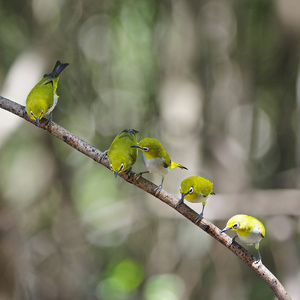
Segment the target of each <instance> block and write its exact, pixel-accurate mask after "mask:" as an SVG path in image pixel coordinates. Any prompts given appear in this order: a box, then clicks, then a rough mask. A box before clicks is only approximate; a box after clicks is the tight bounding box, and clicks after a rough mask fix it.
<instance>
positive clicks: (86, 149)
mask: <svg viewBox="0 0 300 300" xmlns="http://www.w3.org/2000/svg"><path fill="white" fill-rule="evenodd" d="M0 108H3V109H5V110H7V111H10V112H11V113H13V114H15V115H17V116H19V117H21V118H23V119H25V120H26V121H28V122H31V123H32V124H33V125H35V126H37V127H40V128H42V129H44V130H47V131H48V132H50V133H51V134H52V135H54V136H56V137H57V138H59V139H60V140H62V141H64V142H65V143H67V144H68V145H70V146H71V147H73V148H74V149H76V150H78V151H80V152H81V153H83V154H85V155H86V156H88V157H90V158H92V159H93V160H95V161H97V162H98V163H100V164H102V165H103V166H105V167H106V168H108V169H109V164H108V159H107V158H103V159H102V160H101V161H99V158H100V155H101V154H102V152H101V151H100V150H98V149H97V148H95V147H93V146H91V145H90V144H88V143H87V142H85V141H84V140H82V139H80V138H78V137H76V136H75V135H73V134H72V133H71V132H69V131H67V130H66V129H64V128H63V127H61V126H59V125H57V124H56V123H54V122H51V123H50V124H49V125H46V120H45V119H43V120H42V121H41V122H40V124H39V125H37V124H36V122H35V121H33V120H31V119H30V118H29V116H28V115H27V114H26V113H25V112H24V107H23V106H21V105H19V104H17V103H15V102H13V101H11V100H8V99H6V98H3V97H1V96H0ZM119 176H120V177H122V178H123V179H124V180H125V181H127V182H129V183H131V184H133V185H135V186H137V187H139V188H140V189H142V190H144V191H145V192H147V193H149V194H151V195H153V196H154V197H156V198H158V199H160V200H161V201H163V202H164V203H166V204H168V205H169V206H171V207H172V208H174V209H175V205H176V203H177V202H178V200H179V199H178V198H177V197H175V196H173V195H172V194H169V193H168V192H167V191H165V190H161V192H160V193H159V194H158V195H157V196H155V188H156V187H157V186H156V185H155V184H153V183H152V182H150V181H148V180H147V179H145V178H143V177H139V178H137V177H136V176H135V173H134V172H132V171H130V172H128V173H120V174H119ZM176 210H177V211H178V212H179V213H180V214H182V215H183V216H184V217H185V218H187V219H189V220H190V221H191V222H193V223H194V224H195V225H196V226H199V227H200V228H201V229H202V230H204V231H205V232H206V233H208V234H209V235H211V236H212V237H213V238H214V239H216V240H217V241H218V242H220V243H221V244H223V245H224V246H225V247H226V244H227V243H228V242H229V240H230V237H229V236H228V235H226V234H224V233H222V234H221V233H220V229H219V228H218V227H216V226H215V225H214V224H212V223H211V222H209V221H207V220H206V219H202V220H201V221H200V222H199V223H197V224H196V223H195V220H196V218H197V216H198V214H197V213H196V212H195V211H193V210H192V209H191V208H190V207H189V206H187V205H185V204H181V205H180V206H178V208H176ZM228 249H229V250H230V251H232V252H233V253H234V254H235V255H236V256H238V257H239V258H240V259H241V260H242V261H243V262H245V263H246V264H247V265H248V266H249V267H250V268H251V269H253V270H254V271H255V272H256V273H257V274H258V275H259V276H260V277H261V278H262V279H263V280H264V281H265V282H266V283H267V284H268V285H269V287H270V288H271V290H272V291H273V292H274V294H275V295H276V297H277V298H278V299H279V300H290V297H289V295H288V293H287V292H286V290H285V288H284V287H283V285H282V284H281V283H280V282H279V280H278V279H277V278H276V277H275V276H274V275H273V274H272V273H271V272H270V271H269V270H268V269H267V268H266V267H265V266H264V265H263V264H261V265H259V266H258V265H257V264H256V263H255V258H254V257H253V256H252V255H251V254H250V253H249V252H248V251H247V250H246V249H245V248H244V247H242V246H241V245H239V244H238V243H236V242H233V243H232V244H231V246H230V247H228Z"/></svg>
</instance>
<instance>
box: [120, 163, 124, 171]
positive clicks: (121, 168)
mask: <svg viewBox="0 0 300 300" xmlns="http://www.w3.org/2000/svg"><path fill="white" fill-rule="evenodd" d="M123 169H124V164H123V163H121V166H120V171H123Z"/></svg>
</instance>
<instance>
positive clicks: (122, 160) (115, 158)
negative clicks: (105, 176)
mask: <svg viewBox="0 0 300 300" xmlns="http://www.w3.org/2000/svg"><path fill="white" fill-rule="evenodd" d="M137 134H138V131H137V130H134V129H124V130H123V131H122V132H121V133H119V134H118V135H117V136H116V137H115V139H114V140H113V142H112V143H111V145H110V147H109V149H108V150H106V151H104V152H103V153H102V155H101V156H100V160H101V159H102V158H103V157H104V156H106V155H107V157H108V160H109V166H110V169H111V170H112V171H113V172H114V175H115V177H117V176H118V174H119V173H121V172H124V171H129V170H130V169H131V166H132V165H133V164H134V163H135V161H136V158H137V152H138V150H137V149H133V148H131V146H133V145H136V143H137V140H136V135H137Z"/></svg>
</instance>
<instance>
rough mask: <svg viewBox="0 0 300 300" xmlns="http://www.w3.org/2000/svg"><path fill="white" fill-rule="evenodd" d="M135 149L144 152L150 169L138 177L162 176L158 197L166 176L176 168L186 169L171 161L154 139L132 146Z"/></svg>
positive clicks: (146, 139) (144, 157) (157, 191)
mask: <svg viewBox="0 0 300 300" xmlns="http://www.w3.org/2000/svg"><path fill="white" fill-rule="evenodd" d="M131 147H133V148H138V149H140V150H141V151H143V155H142V157H143V161H144V164H145V166H146V168H147V169H148V171H146V172H141V173H139V174H138V175H141V174H145V173H152V172H154V173H158V174H159V175H160V176H162V180H161V184H160V185H159V186H158V187H157V188H156V189H155V194H156V195H157V194H158V193H159V192H160V191H161V189H162V186H163V182H164V178H165V176H166V175H167V174H168V173H169V172H170V170H172V169H174V168H181V169H186V170H187V168H186V167H184V166H182V165H180V164H178V163H176V162H174V161H171V159H170V155H169V154H168V153H167V151H166V150H165V149H164V147H163V145H162V144H161V143H160V142H159V141H158V140H157V139H154V138H145V139H142V140H141V141H140V142H139V143H138V144H136V145H134V146H131Z"/></svg>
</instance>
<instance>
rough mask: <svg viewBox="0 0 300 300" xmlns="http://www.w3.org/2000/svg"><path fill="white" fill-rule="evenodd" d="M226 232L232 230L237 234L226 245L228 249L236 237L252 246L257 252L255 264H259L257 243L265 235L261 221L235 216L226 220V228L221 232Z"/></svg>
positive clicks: (259, 256) (259, 257) (249, 217)
mask: <svg viewBox="0 0 300 300" xmlns="http://www.w3.org/2000/svg"><path fill="white" fill-rule="evenodd" d="M227 230H232V231H235V232H236V233H237V235H236V236H234V237H232V238H231V240H230V242H229V243H228V244H227V246H228V247H229V246H230V245H231V244H232V242H233V241H234V239H235V238H236V237H238V238H239V239H240V240H241V241H242V242H244V243H246V244H249V245H253V244H254V247H255V249H256V250H257V252H258V259H257V262H258V263H261V255H260V252H259V242H260V241H261V240H262V238H264V237H265V235H266V231H265V227H264V224H263V223H262V222H261V221H259V220H257V219H256V218H254V217H251V216H247V215H235V216H233V217H232V218H230V219H229V220H228V222H227V224H226V227H225V228H224V229H223V230H222V231H221V232H225V231H227Z"/></svg>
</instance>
